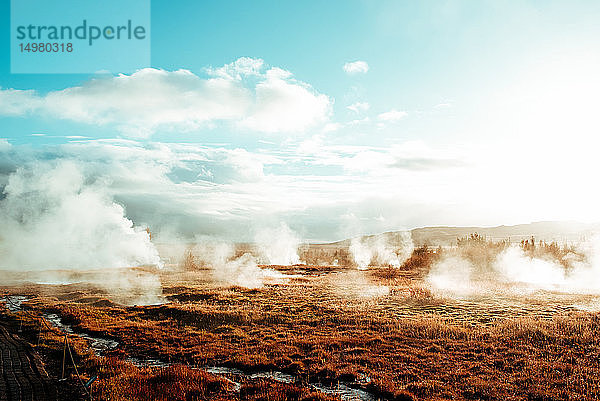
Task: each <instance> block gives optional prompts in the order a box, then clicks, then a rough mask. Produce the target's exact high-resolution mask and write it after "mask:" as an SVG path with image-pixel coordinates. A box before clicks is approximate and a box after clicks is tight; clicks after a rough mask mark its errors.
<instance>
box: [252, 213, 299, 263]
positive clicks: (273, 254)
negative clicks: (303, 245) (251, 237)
mask: <svg viewBox="0 0 600 401" xmlns="http://www.w3.org/2000/svg"><path fill="white" fill-rule="evenodd" d="M255 241H256V245H257V246H258V250H259V253H260V260H261V262H262V263H264V264H268V265H284V266H290V265H295V264H298V263H300V257H299V256H298V245H299V244H300V239H299V238H298V236H297V235H296V234H295V233H294V232H293V231H292V230H291V229H290V228H289V227H288V226H287V224H285V223H281V224H280V225H279V226H278V227H276V228H265V229H262V230H259V231H258V232H257V233H256V237H255Z"/></svg>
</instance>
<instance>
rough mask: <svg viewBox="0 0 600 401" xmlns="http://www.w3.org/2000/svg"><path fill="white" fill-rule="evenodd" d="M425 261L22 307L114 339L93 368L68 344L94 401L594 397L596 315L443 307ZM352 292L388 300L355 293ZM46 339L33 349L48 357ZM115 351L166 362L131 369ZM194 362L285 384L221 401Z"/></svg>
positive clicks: (599, 375) (63, 297) (598, 348)
mask: <svg viewBox="0 0 600 401" xmlns="http://www.w3.org/2000/svg"><path fill="white" fill-rule="evenodd" d="M486 243H487V241H486V240H485V239H482V238H478V237H470V238H468V239H465V241H464V242H463V243H461V244H460V245H459V248H461V249H463V250H465V254H466V255H469V257H471V258H473V260H478V261H480V262H482V263H485V261H487V260H489V258H490V257H491V255H493V254H494V252H496V253H497V252H498V250H499V249H503V247H504V246H505V245H504V244H503V243H499V244H493V245H486ZM439 255H440V250H432V249H429V248H426V247H424V248H419V249H418V250H416V251H415V253H414V254H413V256H412V257H411V259H409V260H408V261H407V262H406V263H405V265H404V267H403V268H402V269H397V270H395V271H391V270H390V269H387V268H381V269H371V270H369V271H365V272H360V273H356V274H355V273H352V274H350V273H345V272H343V271H342V270H340V269H332V268H331V267H318V266H310V267H294V272H295V273H298V272H300V273H303V274H304V275H305V277H304V278H303V279H302V280H291V281H290V282H288V283H287V284H281V285H268V286H265V287H264V288H262V289H258V290H247V289H243V288H239V287H230V288H224V287H216V286H215V285H212V284H206V283H205V284H201V283H193V282H185V281H184V282H181V281H178V278H177V277H178V274H179V273H178V272H177V271H172V272H169V271H166V272H164V273H163V277H162V280H163V283H169V284H168V285H165V288H164V294H165V295H166V297H167V298H168V299H169V300H170V301H171V303H170V304H166V305H161V306H145V307H141V306H140V307H123V306H118V305H114V304H111V303H110V302H108V301H106V300H103V299H102V297H101V296H100V297H98V296H97V294H95V293H94V290H93V289H92V288H87V287H83V288H80V287H77V286H63V287H57V288H55V289H54V292H49V291H39V289H36V291H32V292H31V295H32V296H36V298H34V299H33V300H32V301H31V302H30V303H29V305H30V307H31V308H33V309H34V310H46V311H56V312H58V313H60V314H61V316H63V318H64V319H65V320H66V321H68V322H71V323H72V324H73V325H75V326H76V327H77V329H78V330H81V331H86V332H89V333H96V334H101V335H103V336H108V337H112V338H115V339H117V340H118V341H119V342H120V343H121V346H120V348H119V349H118V351H115V352H113V353H112V354H111V355H108V356H107V357H105V358H96V357H93V356H89V355H87V356H85V355H86V352H85V349H84V348H83V347H82V345H79V346H78V347H77V348H78V354H81V356H80V358H81V363H82V366H83V367H84V370H85V371H86V372H87V374H93V373H94V372H96V373H98V374H99V380H98V382H97V384H95V392H96V393H95V394H96V395H97V396H98V398H99V399H105V400H147V399H153V400H154V399H155V400H163V399H164V400H167V399H169V400H204V399H207V400H208V399H213V400H225V399H232V400H287V399H290V400H324V399H327V397H325V396H324V395H323V394H319V393H315V392H314V391H311V390H310V388H309V387H308V385H307V383H309V382H315V381H318V382H321V383H326V384H327V383H336V382H339V381H341V382H352V383H355V385H356V386H360V387H362V388H363V389H364V390H367V391H369V392H371V393H372V394H374V395H376V396H379V397H381V398H383V399H396V400H416V399H418V400H441V399H458V400H465V399H466V400H547V401H550V400H590V399H600V317H599V316H598V314H596V313H584V312H577V313H575V312H571V313H558V312H556V311H552V313H551V315H552V317H551V318H550V319H548V318H547V317H548V316H549V315H548V314H547V313H545V312H547V310H546V309H545V308H546V306H544V305H543V303H542V304H540V305H539V306H532V307H531V308H529V309H527V311H524V310H523V311H522V310H518V309H513V308H516V306H515V305H517V304H515V305H512V304H510V303H507V304H505V305H503V306H502V308H503V309H502V311H500V312H499V311H498V308H497V307H496V306H497V305H493V308H492V307H491V308H490V309H489V310H488V309H486V306H485V305H483V304H481V305H476V304H473V305H469V306H467V307H465V308H463V309H452V308H455V306H454V304H451V303H448V304H444V303H443V301H441V300H438V299H435V298H434V296H433V295H432V294H431V293H430V292H429V291H428V289H427V287H426V286H425V285H424V284H423V281H422V276H423V272H426V271H427V266H428V265H430V264H431V263H433V262H434V261H435V260H437V258H438V257H439ZM286 269H288V270H289V268H281V270H282V271H284V272H285V271H287V270H286ZM357 274H360V277H358V278H357V276H356V275H357ZM366 285H368V286H375V287H384V286H385V288H388V289H389V291H388V292H385V293H384V292H381V294H384V295H374V296H373V295H370V296H367V295H365V294H362V293H361V292H360V288H363V287H364V286H366ZM356 288H358V289H359V290H355V289H356ZM15 291H20V292H22V291H23V290H22V289H18V290H15ZM375 294H380V293H379V292H375ZM520 301H521V302H522V301H523V300H520ZM456 308H458V307H456ZM536 308H538V309H536ZM452 311H458V312H457V313H450V312H452ZM446 312H448V313H446ZM542 312H544V313H542ZM486 314H487V315H489V318H488V319H486V322H487V323H485V324H482V323H481V322H480V320H478V318H479V316H480V315H486ZM473 316H475V317H473ZM542 317H543V318H542ZM53 341H54V343H53V342H52V341H51V340H50V338H48V340H47V341H46V342H45V343H44V344H45V345H44V346H46V347H48V348H49V349H53V347H55V346H56V345H57V343H56V339H55V340H53ZM58 346H59V347H60V345H58ZM126 355H129V356H136V357H141V358H143V357H148V358H157V359H160V360H163V361H170V362H173V363H176V364H179V365H175V366H172V367H171V368H168V369H156V368H152V369H151V368H136V367H134V366H132V365H131V364H128V363H126V362H124V361H123V357H124V356H126ZM207 364H209V365H222V366H229V367H235V368H238V369H241V370H243V371H245V372H256V371H264V370H278V371H282V372H286V373H289V374H292V375H294V376H295V377H297V379H298V382H297V384H285V383H277V382H275V381H273V380H264V379H260V380H259V379H256V380H244V381H243V382H242V388H241V391H239V392H235V391H233V389H232V388H231V383H229V382H228V381H227V380H226V379H224V378H222V377H218V376H215V375H211V374H208V373H206V372H204V371H201V370H197V369H192V368H191V367H190V366H203V365H207Z"/></svg>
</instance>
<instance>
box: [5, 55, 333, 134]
mask: <svg viewBox="0 0 600 401" xmlns="http://www.w3.org/2000/svg"><path fill="white" fill-rule="evenodd" d="M206 73H207V76H206V77H200V76H198V75H196V74H194V73H192V72H191V71H188V70H176V71H165V70H161V69H154V68H145V69H142V70H139V71H137V72H135V73H133V74H131V75H125V74H119V75H118V76H100V77H97V78H94V79H92V80H90V81H87V82H85V83H84V84H82V85H81V86H75V87H69V88H66V89H63V90H58V91H51V92H48V93H46V94H40V93H37V92H36V91H33V90H17V89H0V115H4V116H29V115H42V116H49V117H52V118H58V119H64V120H71V121H76V122H83V123H87V124H93V125H98V126H114V127H116V128H117V129H118V130H119V131H120V132H121V133H122V134H125V135H128V136H133V137H148V136H150V135H151V134H153V133H155V132H157V131H177V132H186V131H192V130H195V129H198V128H201V127H206V126H211V125H214V124H218V123H227V124H230V125H231V126H232V127H234V128H235V129H238V130H246V131H247V130H250V131H258V132H263V133H296V132H302V131H305V130H307V129H309V128H311V127H314V126H316V125H319V124H323V123H325V122H327V120H328V117H329V115H330V113H331V104H332V100H331V99H330V98H329V97H327V96H326V95H323V94H320V93H318V92H317V91H315V90H314V89H313V88H312V87H311V86H310V85H308V84H306V83H304V82H301V81H298V80H297V79H295V78H294V77H293V75H292V73H290V72H289V71H286V70H283V69H281V68H277V67H268V66H266V65H265V63H264V62H263V60H260V59H252V58H246V57H244V58H240V59H238V60H236V61H235V62H233V63H231V64H227V65H224V66H222V67H220V68H208V69H207V70H206Z"/></svg>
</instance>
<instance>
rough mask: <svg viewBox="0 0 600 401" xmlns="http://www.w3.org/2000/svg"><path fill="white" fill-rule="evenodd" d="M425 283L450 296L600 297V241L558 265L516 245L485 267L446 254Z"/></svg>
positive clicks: (590, 242) (579, 249) (582, 246)
mask: <svg viewBox="0 0 600 401" xmlns="http://www.w3.org/2000/svg"><path fill="white" fill-rule="evenodd" d="M427 281H428V282H429V283H430V284H431V286H432V287H433V288H434V289H437V290H440V291H443V292H445V293H449V294H454V295H472V294H481V293H488V294H491V293H494V292H498V291H501V292H509V293H517V294H527V293H531V292H532V291H536V290H545V291H555V292H562V293H577V294H598V293H600V238H599V237H594V238H592V239H590V240H587V241H585V242H583V243H581V244H580V245H578V246H577V247H576V249H575V251H574V252H573V253H571V254H569V255H567V257H566V258H565V259H564V260H563V263H559V261H557V260H556V259H553V258H552V257H540V256H532V255H529V254H527V253H526V252H525V251H524V250H523V249H522V248H521V247H519V246H517V245H510V246H507V247H506V248H505V249H502V250H501V251H500V252H498V254H497V255H496V256H495V257H494V258H493V259H492V260H491V261H490V262H489V263H487V264H481V263H480V264H476V263H473V260H471V259H470V258H469V257H468V256H467V255H463V254H461V253H460V252H456V253H454V254H452V253H449V254H448V255H447V256H446V257H444V258H442V259H441V260H439V261H438V262H437V263H436V264H435V265H434V266H433V267H432V269H431V270H430V272H429V275H428V276H427Z"/></svg>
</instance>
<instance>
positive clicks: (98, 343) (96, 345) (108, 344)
mask: <svg viewBox="0 0 600 401" xmlns="http://www.w3.org/2000/svg"><path fill="white" fill-rule="evenodd" d="M7 298H8V300H7ZM28 300H29V299H28V298H27V297H25V296H21V295H12V296H7V297H4V298H0V301H3V302H5V303H6V308H7V309H8V310H9V311H11V312H19V311H21V310H22V307H21V305H22V303H23V302H25V301H28ZM43 316H44V318H45V319H46V320H47V321H48V322H50V324H51V325H52V326H54V327H56V328H57V329H59V330H60V331H62V332H63V333H68V334H73V335H76V336H78V337H81V338H84V339H86V340H87V341H88V343H89V345H90V348H91V349H92V350H93V351H94V354H96V355H97V356H102V355H103V354H104V353H106V352H108V351H111V350H114V349H115V348H117V347H118V346H119V342H118V341H116V340H112V339H109V338H104V337H97V336H93V335H90V334H87V333H84V332H81V331H74V330H73V326H72V325H70V324H68V323H64V322H63V321H62V318H61V317H60V316H59V315H57V314H56V313H44V314H43ZM126 361H127V362H130V363H131V364H133V365H135V366H137V367H158V368H166V367H169V366H171V365H172V364H171V363H168V362H164V361H161V360H159V359H152V358H143V359H141V358H135V357H127V358H126ZM196 369H202V370H204V371H205V372H208V373H211V374H214V375H217V376H220V377H221V378H223V379H225V380H227V381H228V382H230V384H231V385H232V388H233V389H234V391H236V392H239V391H240V390H241V388H242V383H241V382H242V381H243V380H256V379H270V380H274V381H277V382H281V383H298V384H305V385H306V383H302V382H301V381H300V379H299V378H298V377H296V376H294V375H290V374H288V373H284V372H280V371H259V372H253V373H247V372H244V371H243V370H241V369H237V368H230V367H225V366H202V367H197V368H196ZM307 385H308V387H310V388H312V389H314V390H317V391H320V392H323V393H325V394H328V395H333V396H337V397H340V399H341V400H342V401H378V400H381V398H379V397H376V396H375V395H373V394H371V393H369V392H367V391H365V390H362V389H359V388H355V387H353V384H352V383H346V382H340V383H337V384H335V385H326V384H323V383H319V382H310V383H308V384H307Z"/></svg>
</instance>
